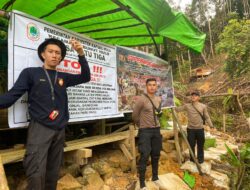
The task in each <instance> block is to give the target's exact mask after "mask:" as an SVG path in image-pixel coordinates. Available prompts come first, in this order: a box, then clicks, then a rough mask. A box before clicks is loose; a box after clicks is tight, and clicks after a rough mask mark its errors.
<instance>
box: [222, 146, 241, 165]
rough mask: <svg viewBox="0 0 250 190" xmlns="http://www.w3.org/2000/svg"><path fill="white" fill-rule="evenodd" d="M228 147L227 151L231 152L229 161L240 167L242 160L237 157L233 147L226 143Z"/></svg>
mask: <svg viewBox="0 0 250 190" xmlns="http://www.w3.org/2000/svg"><path fill="white" fill-rule="evenodd" d="M225 146H226V148H227V153H228V154H229V158H230V159H229V163H230V164H231V165H232V166H234V167H239V166H240V165H241V163H240V160H239V159H238V158H237V156H236V155H235V153H234V152H233V151H232V149H231V148H229V146H228V145H227V144H225Z"/></svg>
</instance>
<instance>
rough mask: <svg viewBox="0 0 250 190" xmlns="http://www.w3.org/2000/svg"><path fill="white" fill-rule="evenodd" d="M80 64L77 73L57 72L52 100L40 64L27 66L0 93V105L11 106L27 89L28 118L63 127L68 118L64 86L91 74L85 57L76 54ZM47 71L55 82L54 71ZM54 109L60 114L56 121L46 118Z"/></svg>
mask: <svg viewBox="0 0 250 190" xmlns="http://www.w3.org/2000/svg"><path fill="white" fill-rule="evenodd" d="M79 63H80V64H81V74H80V75H73V74H68V73H62V72H58V73H57V81H56V84H55V85H54V92H55V101H54V103H53V101H52V97H51V88H50V84H49V81H48V79H47V76H46V74H45V71H44V69H43V68H42V67H30V68H26V69H24V70H23V71H22V72H21V74H20V75H19V77H18V79H17V81H16V82H15V84H14V86H13V87H12V88H11V89H10V90H9V91H8V92H7V93H6V94H4V95H2V96H0V108H7V107H10V106H11V105H12V104H14V103H15V102H16V101H17V100H18V99H19V98H20V97H21V96H22V95H23V94H24V93H25V92H26V91H27V92H28V105H29V114H30V116H31V119H34V120H36V121H37V122H39V123H41V124H43V125H45V126H47V127H50V128H52V129H56V130H58V129H62V128H64V127H65V126H66V125H67V122H68V120H69V111H68V97H67V92H66V88H67V87H70V86H75V85H78V84H81V83H85V82H89V81H90V77H91V76H90V69H89V65H88V62H87V61H86V59H85V57H84V56H79ZM47 71H48V74H49V76H50V79H51V81H52V83H53V84H54V80H55V75H56V71H55V70H47ZM53 110H58V111H59V115H58V117H57V118H56V119H55V120H51V119H49V115H50V113H51V112H52V111H53Z"/></svg>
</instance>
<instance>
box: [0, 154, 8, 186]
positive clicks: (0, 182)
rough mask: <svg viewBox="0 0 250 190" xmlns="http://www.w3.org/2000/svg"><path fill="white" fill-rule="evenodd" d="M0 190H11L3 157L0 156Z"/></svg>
mask: <svg viewBox="0 0 250 190" xmlns="http://www.w3.org/2000/svg"><path fill="white" fill-rule="evenodd" d="M0 190H9V186H8V182H7V179H6V175H5V171H4V167H3V162H2V157H1V156H0Z"/></svg>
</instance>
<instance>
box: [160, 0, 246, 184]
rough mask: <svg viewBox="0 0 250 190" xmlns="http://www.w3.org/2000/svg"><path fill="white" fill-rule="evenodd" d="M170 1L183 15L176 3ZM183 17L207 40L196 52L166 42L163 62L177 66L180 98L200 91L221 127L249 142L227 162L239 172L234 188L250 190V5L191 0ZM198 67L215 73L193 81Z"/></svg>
mask: <svg viewBox="0 0 250 190" xmlns="http://www.w3.org/2000/svg"><path fill="white" fill-rule="evenodd" d="M168 2H169V4H170V5H172V7H174V9H175V10H176V11H180V7H178V6H176V4H175V1H173V0H168ZM185 14H186V16H187V17H188V18H189V19H190V20H191V21H192V22H193V23H194V24H195V25H196V26H197V27H199V29H200V30H201V31H202V32H204V33H205V34H206V42H205V47H204V49H203V52H202V53H201V54H198V53H196V52H193V51H192V50H189V49H187V48H186V47H184V46H182V45H180V44H178V43H176V42H173V41H171V40H169V39H166V42H165V44H164V47H165V55H164V58H165V59H167V60H168V61H169V62H170V63H171V64H172V66H173V71H174V83H175V92H176V96H177V97H178V98H180V99H183V100H185V99H186V97H185V96H183V95H184V94H187V93H188V91H190V90H191V89H193V88H198V89H199V90H201V91H202V94H203V101H204V102H205V103H207V104H208V105H209V112H210V113H211V115H212V120H213V122H214V123H215V125H216V127H217V129H218V130H221V131H224V132H227V133H230V134H232V135H234V136H235V138H236V139H237V140H238V142H244V143H246V144H245V146H242V151H241V154H239V155H237V156H236V157H234V159H233V158H232V157H231V158H230V159H229V158H228V159H229V160H230V161H231V162H230V163H231V164H232V165H233V166H235V168H236V171H237V172H235V174H233V175H232V176H231V177H232V178H234V182H233V183H234V184H232V189H249V186H250V184H249V181H250V169H249V163H250V162H249V158H250V157H249V156H250V155H249V151H250V144H249V142H250V135H249V134H250V123H249V117H250V99H249V95H250V77H249V76H250V36H249V34H250V1H249V0H202V1H201V0H193V1H192V3H191V5H190V6H188V7H186V9H185ZM197 68H203V69H210V70H211V71H212V75H211V76H209V77H207V78H206V79H199V80H198V81H196V82H193V80H192V78H193V77H194V72H193V71H195V70H196V69H197ZM195 80H196V79H195ZM229 157H230V156H229ZM237 174H238V175H237Z"/></svg>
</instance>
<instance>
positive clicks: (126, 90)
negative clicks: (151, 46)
mask: <svg viewBox="0 0 250 190" xmlns="http://www.w3.org/2000/svg"><path fill="white" fill-rule="evenodd" d="M116 51H117V75H118V76H117V77H118V86H119V95H118V98H119V110H120V111H121V112H131V111H132V109H133V105H134V103H135V102H136V99H137V98H138V96H140V95H142V94H143V93H146V80H147V79H148V78H156V80H157V84H158V90H157V93H156V95H158V96H161V98H162V108H170V107H174V88H173V78H172V70H171V66H170V65H169V64H168V63H167V62H166V61H164V60H162V59H159V58H157V57H155V56H152V55H149V54H146V53H143V52H140V51H137V50H134V49H130V48H124V47H117V50H116Z"/></svg>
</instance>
